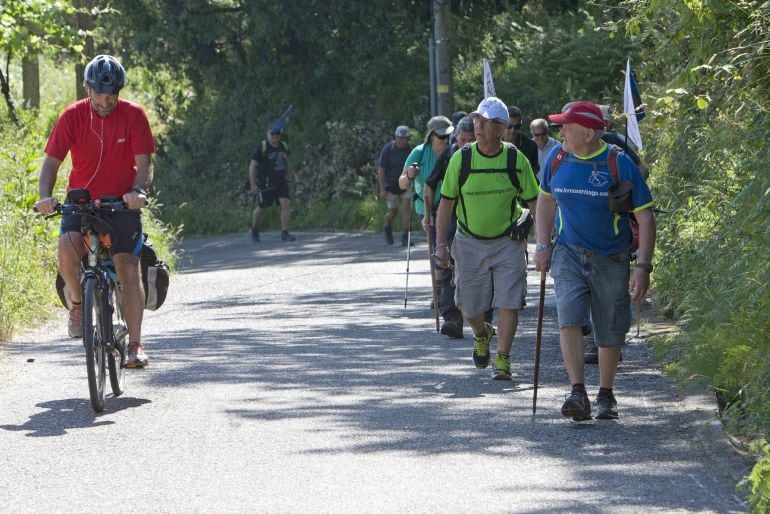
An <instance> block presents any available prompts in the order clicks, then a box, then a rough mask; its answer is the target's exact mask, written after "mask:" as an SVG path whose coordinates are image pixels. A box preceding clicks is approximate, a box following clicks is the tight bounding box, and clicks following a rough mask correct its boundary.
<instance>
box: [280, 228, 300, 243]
mask: <svg viewBox="0 0 770 514" xmlns="http://www.w3.org/2000/svg"><path fill="white" fill-rule="evenodd" d="M295 239H296V238H295V237H294V236H293V235H291V234H289V231H288V230H281V241H294V240H295Z"/></svg>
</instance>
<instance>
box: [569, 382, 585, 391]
mask: <svg viewBox="0 0 770 514" xmlns="http://www.w3.org/2000/svg"><path fill="white" fill-rule="evenodd" d="M572 392H573V393H585V392H586V386H585V385H584V384H581V383H580V382H578V383H577V384H572Z"/></svg>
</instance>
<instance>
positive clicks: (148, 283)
mask: <svg viewBox="0 0 770 514" xmlns="http://www.w3.org/2000/svg"><path fill="white" fill-rule="evenodd" d="M139 261H140V264H141V267H142V285H143V286H144V308H145V309H148V310H151V311H154V310H157V309H159V308H160V307H161V305H163V302H165V301H166V294H167V293H168V282H169V271H168V265H166V263H165V262H163V261H161V260H158V254H157V253H155V248H154V247H153V246H152V243H150V242H148V241H147V234H145V235H144V242H143V243H142V251H141V253H140V254H139Z"/></svg>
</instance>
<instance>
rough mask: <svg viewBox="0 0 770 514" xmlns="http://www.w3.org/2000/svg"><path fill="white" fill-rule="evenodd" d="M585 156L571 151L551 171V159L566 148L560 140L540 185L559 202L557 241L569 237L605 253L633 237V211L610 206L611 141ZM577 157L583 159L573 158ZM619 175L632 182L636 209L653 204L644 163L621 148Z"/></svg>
mask: <svg viewBox="0 0 770 514" xmlns="http://www.w3.org/2000/svg"><path fill="white" fill-rule="evenodd" d="M602 144H603V146H602V149H601V150H599V151H598V152H596V153H595V154H593V155H590V156H588V157H585V158H580V157H577V156H576V155H574V154H567V156H566V159H565V160H564V161H563V162H562V163H561V165H560V166H559V167H558V169H557V170H556V173H555V174H554V175H553V177H551V171H550V170H551V161H552V160H553V159H554V156H555V155H556V154H557V153H558V152H559V150H561V144H558V145H556V146H555V147H554V148H553V149H551V152H550V153H549V154H548V159H547V162H546V167H545V170H544V172H543V173H542V176H541V177H540V190H541V191H542V192H543V193H545V194H548V195H551V196H552V197H553V199H554V200H555V201H556V205H557V206H558V211H557V216H556V220H555V222H554V223H555V226H556V231H557V234H558V236H557V243H562V244H564V243H567V244H572V245H576V246H580V247H582V248H586V249H588V250H592V251H594V252H596V253H598V254H601V255H612V254H614V253H617V252H620V251H622V250H624V249H626V248H628V247H629V245H630V244H631V240H632V237H633V236H632V234H631V227H630V225H629V222H628V213H627V212H624V213H619V214H616V213H611V212H610V211H609V188H610V186H612V175H610V171H609V169H608V168H607V155H608V154H609V147H608V146H607V145H606V144H604V143H602ZM572 159H575V160H579V161H580V162H573V161H572ZM618 178H619V180H620V181H621V182H622V181H624V180H630V181H631V182H632V183H633V185H634V188H633V192H632V201H633V206H634V212H636V211H641V210H643V209H647V208H649V207H651V206H652V194H651V193H650V189H649V188H648V187H647V184H646V183H645V182H644V179H643V178H642V174H641V173H640V172H639V169H638V168H637V167H636V165H634V163H633V161H631V159H630V158H629V157H628V156H627V155H626V154H625V153H622V152H621V153H619V154H618Z"/></svg>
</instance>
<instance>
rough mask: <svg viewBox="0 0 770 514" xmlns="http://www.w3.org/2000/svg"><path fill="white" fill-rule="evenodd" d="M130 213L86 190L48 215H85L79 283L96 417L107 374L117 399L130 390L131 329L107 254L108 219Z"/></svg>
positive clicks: (115, 201)
mask: <svg viewBox="0 0 770 514" xmlns="http://www.w3.org/2000/svg"><path fill="white" fill-rule="evenodd" d="M131 210H133V209H129V208H128V207H126V205H125V204H124V203H123V201H122V200H120V199H118V198H115V197H102V198H101V199H99V200H95V201H91V198H90V195H89V193H88V191H87V190H85V189H73V190H71V191H69V192H68V193H67V199H66V203H64V204H59V205H57V206H56V211H55V212H54V213H53V214H50V215H49V216H46V218H51V217H54V216H61V215H65V214H79V215H80V216H81V224H80V233H81V234H82V235H83V239H84V243H85V246H86V255H85V257H84V258H83V263H82V272H81V278H80V292H81V299H82V300H81V301H82V305H83V325H82V326H83V346H84V347H85V350H86V370H87V372H88V391H89V396H90V398H91V406H92V407H93V409H94V411H95V412H102V411H103V410H104V390H105V383H106V376H107V371H109V376H110V387H111V388H112V393H113V395H114V396H115V397H117V396H120V395H121V394H123V392H124V391H125V374H124V371H125V369H126V360H127V359H128V351H127V349H126V340H127V339H128V328H127V326H126V323H125V320H124V318H123V314H122V312H121V304H122V303H121V300H122V298H121V287H120V282H119V281H118V275H117V272H116V270H115V264H114V263H113V261H112V259H111V258H110V254H109V250H108V249H109V247H110V246H111V237H110V227H109V223H108V222H107V221H105V219H104V215H105V214H112V213H115V212H119V211H126V212H128V211H131ZM105 227H106V230H105Z"/></svg>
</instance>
